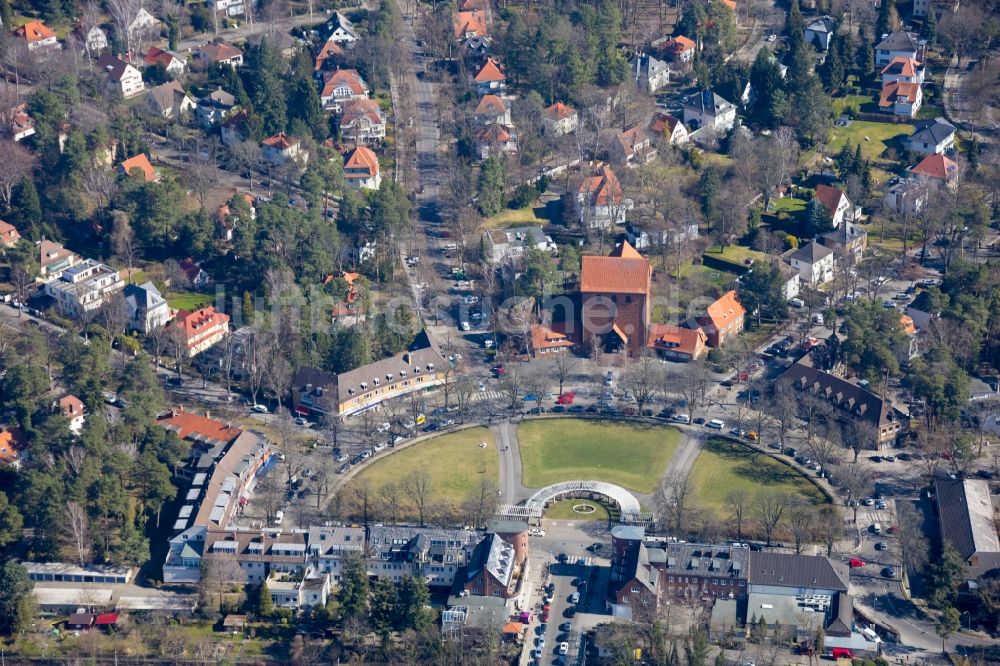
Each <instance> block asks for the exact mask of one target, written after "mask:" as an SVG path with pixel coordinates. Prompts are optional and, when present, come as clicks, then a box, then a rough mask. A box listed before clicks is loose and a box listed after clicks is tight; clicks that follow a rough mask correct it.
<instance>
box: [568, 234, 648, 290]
mask: <svg viewBox="0 0 1000 666" xmlns="http://www.w3.org/2000/svg"><path fill="white" fill-rule="evenodd" d="M651 281H652V269H651V268H650V266H649V260H648V259H646V258H645V257H643V256H642V255H640V254H639V253H638V252H636V250H635V248H633V247H632V246H631V245H629V244H628V242H627V241H626V242H624V243H622V245H621V246H619V247H618V248H615V250H614V251H612V254H611V255H610V256H607V257H600V256H584V257H583V258H582V265H581V269H580V291H581V292H583V293H606V294H610V293H618V294H648V293H649V289H650V282H651Z"/></svg>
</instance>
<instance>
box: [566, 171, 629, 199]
mask: <svg viewBox="0 0 1000 666" xmlns="http://www.w3.org/2000/svg"><path fill="white" fill-rule="evenodd" d="M577 191H578V192H579V193H581V194H583V193H592V194H593V195H594V204H595V205H597V206H607V205H608V204H609V203H612V204H620V203H622V202H623V201H624V200H625V192H624V191H623V190H622V184H621V183H620V182H619V181H618V176H616V175H615V172H614V171H613V170H612V169H611V167H609V166H602V167H601V168H599V169H598V170H597V173H596V174H595V175H593V176H589V177H587V178H584V179H583V182H581V183H580V187H579V189H578V190H577Z"/></svg>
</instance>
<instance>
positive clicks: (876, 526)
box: [872, 523, 882, 534]
mask: <svg viewBox="0 0 1000 666" xmlns="http://www.w3.org/2000/svg"><path fill="white" fill-rule="evenodd" d="M872 532H874V533H875V534H882V526H881V525H880V524H879V523H875V524H873V525H872Z"/></svg>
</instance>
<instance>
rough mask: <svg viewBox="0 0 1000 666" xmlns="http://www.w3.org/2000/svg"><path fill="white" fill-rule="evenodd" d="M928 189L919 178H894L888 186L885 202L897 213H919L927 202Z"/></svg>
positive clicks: (888, 207) (887, 206)
mask: <svg viewBox="0 0 1000 666" xmlns="http://www.w3.org/2000/svg"><path fill="white" fill-rule="evenodd" d="M927 188H928V185H927V183H926V182H924V181H922V180H921V179H919V178H898V177H896V178H892V179H891V180H890V181H889V182H888V183H887V184H886V187H885V196H884V197H883V201H884V202H885V206H886V208H887V209H888V210H891V211H893V212H895V213H919V212H920V211H921V209H923V207H924V204H925V203H926V202H927Z"/></svg>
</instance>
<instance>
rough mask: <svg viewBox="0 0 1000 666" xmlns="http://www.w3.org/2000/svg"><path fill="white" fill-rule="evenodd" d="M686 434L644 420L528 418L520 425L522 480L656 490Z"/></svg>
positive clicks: (539, 483)
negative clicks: (597, 484) (606, 484)
mask: <svg viewBox="0 0 1000 666" xmlns="http://www.w3.org/2000/svg"><path fill="white" fill-rule="evenodd" d="M680 436H681V434H680V431H679V430H677V429H676V428H672V427H670V426H660V425H647V424H644V423H625V422H616V421H589V420H585V419H540V420H533V421H526V422H524V423H521V424H520V425H519V426H518V427H517V441H518V447H519V448H520V449H521V469H522V472H521V475H522V480H521V482H522V483H523V484H524V485H525V486H526V487H528V488H542V487H544V486H549V485H552V484H553V483H559V482H560V481H577V480H580V481H591V480H594V481H607V482H608V483H614V484H617V485H619V486H622V487H623V488H628V489H629V490H633V491H635V492H637V493H651V492H653V490H654V489H655V488H656V483H657V481H658V480H659V478H660V475H661V474H663V472H664V470H665V469H666V467H667V462H668V461H669V460H670V457H671V456H673V455H674V451H676V450H677V444H678V443H679V442H680Z"/></svg>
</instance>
